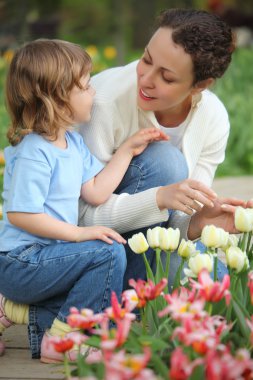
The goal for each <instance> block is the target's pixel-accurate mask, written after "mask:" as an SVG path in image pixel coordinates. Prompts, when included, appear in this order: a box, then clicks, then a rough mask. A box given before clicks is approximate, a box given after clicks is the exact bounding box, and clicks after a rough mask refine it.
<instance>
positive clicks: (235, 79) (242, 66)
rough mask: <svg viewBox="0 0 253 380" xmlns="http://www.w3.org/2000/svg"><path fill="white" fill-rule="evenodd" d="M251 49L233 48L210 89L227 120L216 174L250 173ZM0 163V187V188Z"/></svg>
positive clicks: (0, 70) (0, 68)
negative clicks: (227, 64)
mask: <svg viewBox="0 0 253 380" xmlns="http://www.w3.org/2000/svg"><path fill="white" fill-rule="evenodd" d="M252 67H253V50H252V49H243V48H241V49H237V50H236V52H235V53H234V55H233V61H232V63H231V65H230V67H229V69H228V71H227V72H226V74H225V75H224V77H223V78H221V79H219V80H217V82H216V84H215V86H214V88H213V91H214V92H215V93H216V94H217V95H218V96H219V97H220V99H221V100H222V101H223V103H224V104H225V106H226V108H227V110H228V113H229V117H230V123H231V133H230V137H229V141H228V146H227V151H226V159H225V161H224V163H222V164H221V165H220V166H219V168H218V170H217V173H216V176H236V175H252V174H253V133H252V127H253V106H252V97H253V70H252ZM5 74H6V63H5V62H4V61H3V59H1V58H0V150H1V149H3V148H4V147H5V146H6V145H7V139H6V131H7V128H8V123H9V118H8V116H7V112H6V110H5V106H4V95H3V88H4V78H5ZM2 171H3V167H0V189H2V180H3V179H2ZM0 201H1V198H0Z"/></svg>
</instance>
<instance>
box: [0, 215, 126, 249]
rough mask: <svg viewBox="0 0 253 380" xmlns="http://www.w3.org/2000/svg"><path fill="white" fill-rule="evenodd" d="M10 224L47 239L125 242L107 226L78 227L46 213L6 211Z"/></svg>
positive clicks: (110, 242) (109, 242)
mask: <svg viewBox="0 0 253 380" xmlns="http://www.w3.org/2000/svg"><path fill="white" fill-rule="evenodd" d="M7 215H8V219H9V221H10V223H11V224H13V225H14V226H16V227H18V228H21V229H23V230H25V231H27V232H29V233H30V234H33V235H37V236H41V237H45V238H47V239H54V240H64V241H70V242H81V241H86V240H97V239H98V240H102V241H104V242H106V243H108V244H112V243H113V241H112V239H113V240H116V241H117V242H118V243H126V241H125V239H123V237H122V236H121V235H119V234H118V233H117V232H116V231H114V230H112V229H111V228H108V227H102V226H94V227H79V226H75V225H72V224H69V223H66V222H62V221H60V220H57V219H55V218H53V217H51V216H49V215H47V214H31V213H24V212H8V213H7Z"/></svg>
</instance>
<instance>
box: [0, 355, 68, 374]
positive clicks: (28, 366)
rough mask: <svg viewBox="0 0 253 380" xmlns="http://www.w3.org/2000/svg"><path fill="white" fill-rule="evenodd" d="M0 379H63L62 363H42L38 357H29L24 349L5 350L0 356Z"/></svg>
mask: <svg viewBox="0 0 253 380" xmlns="http://www.w3.org/2000/svg"><path fill="white" fill-rule="evenodd" d="M0 379H1V380H3V379H7V380H10V379H11V380H14V379H17V380H18V379H26V380H29V379H32V380H36V379H37V380H45V379H48V380H49V379H64V374H63V367H62V365H60V366H59V365H53V364H43V363H41V362H40V361H39V360H38V359H31V357H30V351H28V350H26V349H19V350H17V349H12V348H9V349H7V350H6V353H5V355H4V356H2V357H0Z"/></svg>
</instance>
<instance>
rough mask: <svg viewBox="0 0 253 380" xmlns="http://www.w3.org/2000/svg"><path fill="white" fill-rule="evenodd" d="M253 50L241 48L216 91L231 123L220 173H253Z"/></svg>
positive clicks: (218, 172)
mask: <svg viewBox="0 0 253 380" xmlns="http://www.w3.org/2000/svg"><path fill="white" fill-rule="evenodd" d="M252 67H253V50H252V49H242V48H241V49H238V50H237V51H235V53H234V56H233V61H232V63H231V65H230V67H229V69H228V71H227V72H226V74H225V75H224V77H223V78H222V79H220V80H218V81H217V83H216V85H215V87H214V92H215V93H216V94H217V95H218V96H219V97H220V99H221V100H222V101H223V102H224V104H225V106H226V108H227V110H228V114H229V118H230V123H231V132H230V136H229V140H228V146H227V151H226V159H225V161H224V163H223V164H222V165H220V166H219V168H218V170H217V175H219V176H221V175H229V176H234V175H247V174H253V133H252V127H253V106H252V97H253V71H252Z"/></svg>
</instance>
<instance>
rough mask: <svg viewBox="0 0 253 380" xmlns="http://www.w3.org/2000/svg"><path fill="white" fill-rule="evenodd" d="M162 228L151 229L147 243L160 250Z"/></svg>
mask: <svg viewBox="0 0 253 380" xmlns="http://www.w3.org/2000/svg"><path fill="white" fill-rule="evenodd" d="M161 229H162V228H161V227H154V228H152V229H151V228H149V229H148V231H147V241H148V244H149V246H150V247H151V248H158V247H160V239H159V236H160V230H161Z"/></svg>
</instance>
